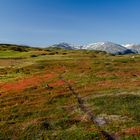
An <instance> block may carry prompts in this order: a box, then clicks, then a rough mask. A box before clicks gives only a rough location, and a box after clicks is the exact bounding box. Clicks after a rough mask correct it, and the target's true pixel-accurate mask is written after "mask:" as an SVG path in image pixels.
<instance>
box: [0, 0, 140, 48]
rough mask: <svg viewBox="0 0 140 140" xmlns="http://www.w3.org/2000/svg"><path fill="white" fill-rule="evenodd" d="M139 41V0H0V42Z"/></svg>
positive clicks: (80, 42)
mask: <svg viewBox="0 0 140 140" xmlns="http://www.w3.org/2000/svg"><path fill="white" fill-rule="evenodd" d="M100 41H111V42H115V43H119V44H125V43H140V0H0V43H16V44H22V45H23V44H25V45H31V46H42V47H44V46H48V45H51V44H55V43H60V42H68V43H72V44H79V45H83V44H88V43H93V42H100Z"/></svg>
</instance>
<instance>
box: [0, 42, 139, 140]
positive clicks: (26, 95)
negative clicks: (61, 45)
mask: <svg viewBox="0 0 140 140" xmlns="http://www.w3.org/2000/svg"><path fill="white" fill-rule="evenodd" d="M109 139H110V140H111V139H120V140H134V139H135V140H139V139H140V55H138V54H135V55H134V54H130V55H111V54H107V53H105V52H100V51H86V50H64V49H58V48H48V49H40V48H30V47H27V46H16V45H7V44H3V45H0V140H109Z"/></svg>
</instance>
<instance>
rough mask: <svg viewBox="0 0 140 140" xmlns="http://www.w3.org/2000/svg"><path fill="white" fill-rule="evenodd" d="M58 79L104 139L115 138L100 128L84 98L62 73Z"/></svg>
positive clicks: (112, 139)
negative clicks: (62, 82)
mask: <svg viewBox="0 0 140 140" xmlns="http://www.w3.org/2000/svg"><path fill="white" fill-rule="evenodd" d="M60 79H61V80H63V81H64V83H65V84H66V85H67V87H68V89H69V90H70V91H71V93H72V95H73V96H75V98H76V99H77V103H78V106H79V108H80V110H81V111H82V112H84V113H85V115H87V116H88V118H89V120H90V121H91V122H92V123H93V124H94V125H96V127H97V128H98V130H99V131H100V133H101V135H102V136H103V137H104V138H105V139H106V140H117V139H116V138H114V137H113V136H112V135H110V134H109V133H108V132H106V131H104V130H102V128H101V126H100V123H99V121H97V119H96V116H95V115H94V114H93V113H92V111H91V109H90V108H89V107H87V106H86V105H85V103H84V100H83V99H82V97H81V96H80V95H79V94H78V93H76V92H75V90H74V88H73V87H72V85H71V84H70V83H69V82H68V81H66V80H65V79H64V77H63V76H62V75H61V76H60Z"/></svg>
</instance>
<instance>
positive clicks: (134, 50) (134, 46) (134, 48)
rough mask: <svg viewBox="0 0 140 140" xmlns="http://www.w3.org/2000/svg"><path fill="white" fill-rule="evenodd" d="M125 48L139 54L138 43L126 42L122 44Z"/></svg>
mask: <svg viewBox="0 0 140 140" xmlns="http://www.w3.org/2000/svg"><path fill="white" fill-rule="evenodd" d="M124 47H126V48H127V49H131V50H132V51H133V52H135V53H138V54H140V45H138V44H126V45H124Z"/></svg>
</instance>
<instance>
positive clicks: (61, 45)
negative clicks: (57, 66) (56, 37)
mask: <svg viewBox="0 0 140 140" xmlns="http://www.w3.org/2000/svg"><path fill="white" fill-rule="evenodd" d="M51 47H56V48H62V49H66V50H78V49H81V48H82V46H78V45H73V44H68V43H59V44H54V45H52V46H51Z"/></svg>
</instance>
